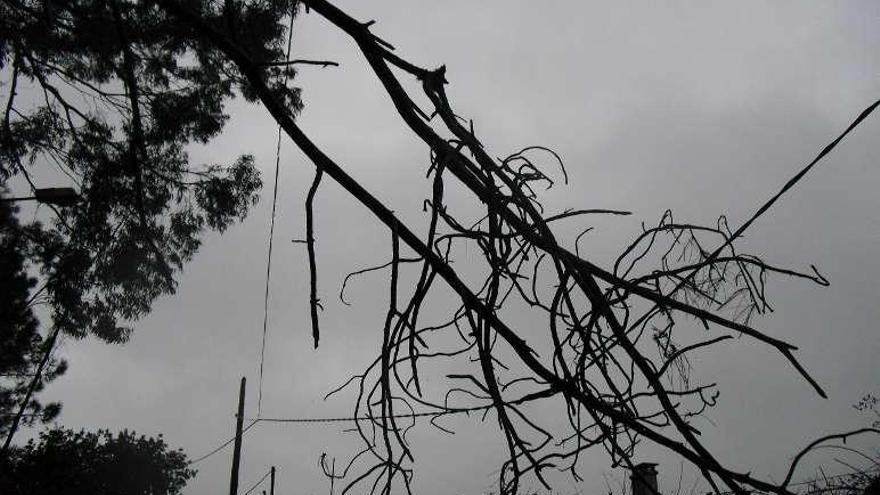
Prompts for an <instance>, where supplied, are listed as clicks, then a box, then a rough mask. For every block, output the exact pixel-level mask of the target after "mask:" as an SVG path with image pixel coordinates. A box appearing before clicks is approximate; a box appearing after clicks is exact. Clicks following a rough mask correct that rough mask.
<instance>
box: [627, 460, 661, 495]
mask: <svg viewBox="0 0 880 495" xmlns="http://www.w3.org/2000/svg"><path fill="white" fill-rule="evenodd" d="M655 466H657V464H654V463H652V462H643V463H641V464H636V465H635V466H634V467H633V472H632V475H630V478H629V479H630V481H631V482H632V495H659V492H658V491H657V469H656V467H655Z"/></svg>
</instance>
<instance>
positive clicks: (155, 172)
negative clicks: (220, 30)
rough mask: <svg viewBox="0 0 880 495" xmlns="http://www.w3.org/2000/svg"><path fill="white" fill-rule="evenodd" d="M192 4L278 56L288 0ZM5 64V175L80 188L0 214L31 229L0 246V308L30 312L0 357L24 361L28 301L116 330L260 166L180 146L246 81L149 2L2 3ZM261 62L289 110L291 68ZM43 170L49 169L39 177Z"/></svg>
mask: <svg viewBox="0 0 880 495" xmlns="http://www.w3.org/2000/svg"><path fill="white" fill-rule="evenodd" d="M187 7H188V8H191V9H194V10H196V11H198V12H200V14H201V15H202V16H203V17H204V18H205V19H209V20H210V21H209V22H211V23H212V24H213V25H215V26H224V27H226V28H229V29H230V30H231V32H233V33H235V37H236V39H237V40H238V41H239V42H240V43H241V44H242V46H243V47H246V48H245V49H246V50H247V52H248V53H249V54H250V56H251V57H253V59H254V60H259V61H261V62H265V63H271V62H274V61H277V60H280V59H282V57H283V55H284V53H285V48H286V46H287V43H288V42H289V37H288V36H287V32H288V29H287V26H288V24H287V22H286V21H287V20H288V19H289V18H290V17H291V15H295V14H296V5H295V2H292V1H290V0H270V1H265V2H254V3H250V2H249V3H230V4H229V5H228V6H222V5H219V4H217V3H215V2H199V1H195V2H188V3H187ZM233 19H234V20H233ZM0 68H2V75H3V82H2V84H3V90H2V95H3V97H2V98H3V102H2V112H3V113H2V121H0V186H3V187H6V188H8V189H10V190H11V191H13V192H15V193H16V194H15V195H16V196H30V195H31V194H30V193H32V192H33V191H35V190H36V189H37V188H41V187H49V186H59V185H67V186H72V187H74V188H75V189H76V190H78V192H79V195H80V196H81V201H80V202H79V203H78V204H75V205H73V206H66V207H58V206H51V205H50V206H49V208H51V209H52V211H51V212H49V211H48V210H46V209H45V207H40V208H41V209H40V211H42V212H45V213H51V215H43V216H42V217H41V218H43V219H44V221H43V222H42V223H32V224H27V225H23V226H22V227H18V225H17V222H16V221H15V213H14V210H4V213H3V215H4V222H5V225H6V226H8V228H10V229H13V228H14V229H18V230H21V231H22V232H24V231H26V232H27V239H26V240H18V241H14V240H10V241H9V242H10V243H12V244H9V245H4V249H9V250H12V251H14V252H15V253H13V254H10V256H9V257H8V260H7V259H6V258H4V261H8V262H9V263H11V264H12V265H10V266H4V269H10V270H12V271H11V272H10V274H11V275H14V277H13V278H11V279H10V280H11V281H12V282H14V283H11V284H10V285H9V286H6V285H5V284H6V283H5V280H4V287H3V290H4V291H6V290H8V291H13V292H15V295H14V296H11V298H9V299H4V302H3V304H4V305H8V307H4V311H19V312H21V311H24V313H22V315H23V318H24V319H22V320H20V324H19V326H18V327H16V328H17V330H14V329H12V328H6V327H4V328H3V332H4V333H3V334H2V335H0V338H2V340H3V343H2V344H3V345H4V347H3V348H2V350H3V351H4V352H8V353H9V354H8V355H7V356H2V357H0V360H2V359H10V360H13V361H14V360H17V359H18V360H21V359H24V360H25V361H28V362H33V359H32V354H33V352H34V351H35V350H36V348H37V347H39V339H40V337H39V335H38V334H37V332H36V330H35V327H36V325H37V323H36V320H35V318H34V313H33V312H31V311H30V309H29V308H23V307H22V304H25V306H33V305H42V306H43V307H44V308H45V314H46V316H47V317H46V318H44V320H45V321H42V323H43V324H44V325H45V326H46V327H47V328H51V329H52V332H61V334H62V335H69V336H73V337H77V338H81V337H85V336H87V335H93V336H95V337H97V338H99V339H101V340H103V341H106V342H111V343H121V342H125V341H126V340H127V339H128V337H129V334H130V332H131V324H132V322H133V321H135V320H137V319H138V318H140V317H142V316H144V315H145V314H146V313H147V312H148V311H149V310H150V307H151V305H152V303H153V301H154V300H155V299H156V298H157V297H159V296H160V295H163V294H171V293H173V292H174V290H175V286H176V276H177V273H178V272H179V271H180V270H182V268H183V266H184V264H185V263H186V262H187V261H188V260H190V259H191V258H192V257H193V255H194V254H195V252H196V251H197V249H198V248H199V245H200V243H201V240H202V237H203V234H204V232H205V231H206V230H215V231H219V232H222V231H224V230H225V229H226V228H227V227H229V226H230V225H231V224H232V223H233V222H236V221H238V220H241V219H243V218H244V216H245V215H246V214H247V212H248V210H249V208H250V207H251V206H252V205H254V204H255V203H256V201H257V199H258V192H259V189H260V186H261V179H260V176H259V173H258V170H257V168H256V167H255V164H254V160H253V158H252V157H251V156H249V155H242V156H240V157H238V158H231V159H230V160H229V162H228V163H224V164H216V163H206V164H199V163H193V162H192V161H191V160H190V158H189V156H188V154H187V145H190V144H192V143H207V142H209V141H210V140H211V139H212V138H214V137H215V136H217V135H218V134H219V133H220V132H221V130H222V129H223V127H224V124H225V123H226V121H227V120H228V115H227V114H226V111H225V105H226V103H227V102H228V101H229V100H230V98H233V97H234V96H235V95H242V96H244V97H245V98H246V99H248V100H253V99H254V98H255V95H254V94H253V90H252V89H251V87H250V85H249V83H248V82H247V81H246V80H245V79H243V78H242V77H240V76H239V75H237V73H236V71H235V70H234V69H233V68H232V66H231V63H230V62H229V61H227V59H226V58H225V57H223V56H222V55H221V54H220V53H219V52H218V51H217V50H215V49H213V48H212V47H211V46H210V45H207V44H204V43H202V41H201V39H200V38H199V37H198V36H193V35H192V32H191V30H190V28H189V27H188V26H186V25H185V24H183V23H181V22H179V21H178V20H176V19H172V18H170V17H169V16H167V15H165V14H164V12H163V11H162V10H160V9H159V8H158V7H157V6H156V5H155V4H153V3H151V2H130V1H122V0H97V1H92V0H84V1H82V0H73V1H66V0H61V1H55V0H52V1H48V0H2V1H0ZM267 73H269V74H271V76H270V79H271V83H270V84H271V86H272V91H273V92H274V94H275V95H276V96H277V97H278V98H279V99H280V100H281V101H284V102H285V105H287V107H288V108H289V109H290V111H291V112H292V113H296V112H298V111H299V109H300V108H301V103H300V98H299V90H298V89H296V88H294V87H293V86H291V85H290V84H289V81H290V80H291V79H292V78H293V76H294V75H295V71H294V69H293V67H292V66H289V65H278V66H273V67H271V68H268V69H267ZM59 172H60V173H59ZM47 176H48V177H50V178H51V177H54V179H49V180H52V181H57V182H52V183H44V182H46V180H47V179H46V177H47ZM4 228H6V227H4ZM16 243H19V244H16ZM25 244H26V246H25ZM25 272H27V273H30V274H33V275H38V279H39V284H38V285H34V283H33V280H32V278H30V277H28V276H26V275H25ZM40 315H42V314H40ZM44 333H45V332H44ZM19 337H20V338H19ZM22 339H23V340H22ZM25 341H27V342H25ZM37 361H39V360H37ZM25 368H27V366H25ZM30 368H31V371H30V373H31V374H33V373H34V371H33V369H34V367H30ZM22 369H23V368H22ZM47 371H50V375H51V370H47ZM4 372H5V371H4ZM0 388H2V390H3V396H2V400H0V408H2V409H0V414H4V415H8V414H9V413H10V408H11V407H12V406H13V405H14V404H15V402H16V400H17V398H18V397H19V395H17V394H19V392H18V391H17V390H19V388H20V387H19V384H18V382H16V383H15V384H7V382H6V381H3V382H2V383H0ZM0 424H3V423H2V422H0Z"/></svg>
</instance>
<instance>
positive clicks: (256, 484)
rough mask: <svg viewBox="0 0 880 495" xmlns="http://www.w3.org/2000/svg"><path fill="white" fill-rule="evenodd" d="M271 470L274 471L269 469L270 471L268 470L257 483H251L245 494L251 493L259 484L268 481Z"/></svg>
mask: <svg viewBox="0 0 880 495" xmlns="http://www.w3.org/2000/svg"><path fill="white" fill-rule="evenodd" d="M271 472H272V470H271V469H270V470H268V471H266V474H264V475H263V477H262V478H260V481H257V482H256V483H254V484H253V485H251V487H250V488H248V489H247V491H246V492H244V495H249V494H250V493H251V492H252V491H254V489H255V488H257V487H258V486H260V484H261V483H262V482H264V481H266V478H268V477H269V474H270V473H271Z"/></svg>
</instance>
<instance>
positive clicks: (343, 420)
mask: <svg viewBox="0 0 880 495" xmlns="http://www.w3.org/2000/svg"><path fill="white" fill-rule="evenodd" d="M510 404H513V403H510ZM510 404H505V405H510ZM493 407H495V405H494V404H489V405H485V406H474V407H465V408H462V409H451V410H447V411H423V412H417V413H411V414H394V415H391V416H354V417H351V416H349V417H335V418H254V419H253V421H256V422H259V423H354V422H357V421H378V420H383V419H411V418H425V417H440V416H449V415H452V414H467V413H472V412H476V411H484V410H487V409H491V408H493Z"/></svg>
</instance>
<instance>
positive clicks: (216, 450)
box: [186, 420, 259, 466]
mask: <svg viewBox="0 0 880 495" xmlns="http://www.w3.org/2000/svg"><path fill="white" fill-rule="evenodd" d="M258 422H259V421H258V420H253V421H251V424H249V425H247V426H246V427H245V428H244V429H242V430H241V435H242V436H244V434H245V433H246V432H247V431H248V430H250V429H251V428H253V427H254V425H256V424H257V423H258ZM234 441H235V436H233V437H232V438H230V439H229V440H227V441H225V442H223V443H222V444H220V446H219V447H217V448H215V449H214V450H212V451H210V452H208V453H207V454H205V455H203V456H201V457H199V458H198V459H194V460H192V461H189V462H188V463H186V464H187V465H188V466H192V465H193V464H196V463H199V462H202V461H204V460H205V459H207V458H208V457H211V456H212V455H214V454H216V453H217V452H220V451H221V450H223V449H224V448H225V447H227V446H228V445H229V444H230V443H232V442H234Z"/></svg>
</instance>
